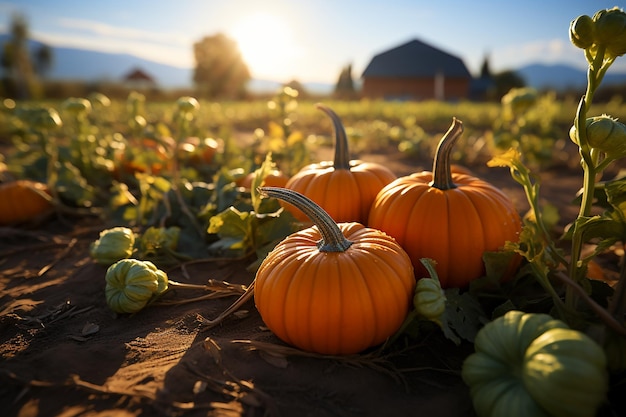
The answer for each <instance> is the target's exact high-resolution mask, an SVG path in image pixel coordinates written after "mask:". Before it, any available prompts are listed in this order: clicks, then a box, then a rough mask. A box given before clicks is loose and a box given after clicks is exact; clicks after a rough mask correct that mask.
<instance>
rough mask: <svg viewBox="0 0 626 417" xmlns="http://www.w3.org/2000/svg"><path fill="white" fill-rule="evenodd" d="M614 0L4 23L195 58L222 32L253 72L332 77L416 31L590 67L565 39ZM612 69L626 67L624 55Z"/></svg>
mask: <svg viewBox="0 0 626 417" xmlns="http://www.w3.org/2000/svg"><path fill="white" fill-rule="evenodd" d="M614 6H620V7H623V5H619V4H617V2H616V1H615V0H611V1H603V0H568V1H567V2H564V1H562V0H558V1H557V0H527V1H519V0H516V1H496V0H492V1H487V0H473V1H461V0H429V1H422V0H412V1H411V0H386V1H373V0H315V1H300V0H265V1H258V0H176V1H175V0H125V1H121V0H107V1H84V0H82V1H78V0H63V1H49V0H20V1H0V32H5V31H6V30H7V28H8V25H9V22H10V19H11V15H12V13H13V12H15V11H19V12H21V13H23V14H24V15H25V16H26V17H27V19H28V22H29V26H30V30H31V34H32V35H33V37H35V38H36V39H38V40H40V41H43V42H46V43H48V44H50V45H54V46H70V47H78V48H82V49H96V50H104V51H110V52H123V53H131V54H135V55H139V56H141V57H143V58H148V59H152V60H154V61H158V62H162V63H167V64H170V65H175V66H179V67H193V65H194V61H193V51H192V44H193V43H194V42H196V41H198V40H200V39H201V38H203V37H204V36H209V35H213V34H216V33H218V32H222V33H225V34H227V35H229V36H231V37H233V38H234V39H235V40H237V41H238V42H239V43H240V46H241V49H242V51H243V54H244V59H246V58H247V60H248V61H249V62H248V65H249V67H250V69H251V71H252V73H253V76H254V77H256V78H262V79H273V80H276V81H288V80H291V79H297V80H299V81H302V82H329V83H333V82H335V81H336V79H337V77H338V75H339V72H340V70H341V68H342V67H344V66H345V65H346V64H352V65H353V75H354V76H355V77H360V75H361V73H362V71H363V70H364V69H365V66H366V65H367V63H368V62H369V61H370V59H371V58H372V57H373V56H374V55H375V54H377V53H380V52H383V51H385V50H387V49H390V48H392V47H395V46H398V45H400V44H402V43H404V42H406V41H408V40H411V39H414V38H417V39H420V40H422V41H424V42H426V43H429V44H431V45H433V46H436V47H439V48H441V49H443V50H445V51H447V52H449V53H452V54H454V55H456V56H458V57H460V58H462V59H463V61H464V62H465V64H466V65H467V66H468V68H469V70H470V71H471V72H472V73H477V72H478V70H479V68H480V65H481V63H482V61H483V59H484V57H485V56H489V62H490V65H491V69H492V70H493V71H501V70H504V69H514V68H516V67H519V66H522V65H526V64H528V63H537V62H542V63H556V62H559V63H568V64H573V65H576V66H578V67H581V68H584V67H585V60H584V57H583V54H582V51H581V50H579V49H576V48H574V47H573V46H572V45H571V44H570V42H569V39H568V31H569V23H570V22H571V21H572V20H573V19H574V18H576V17H577V16H579V15H581V14H587V15H590V16H592V15H593V14H594V13H595V12H596V11H598V10H600V9H605V8H612V7H614ZM614 66H615V67H616V68H615V69H616V70H617V69H618V70H620V71H626V58H622V59H618V60H617V61H616V63H615V64H614Z"/></svg>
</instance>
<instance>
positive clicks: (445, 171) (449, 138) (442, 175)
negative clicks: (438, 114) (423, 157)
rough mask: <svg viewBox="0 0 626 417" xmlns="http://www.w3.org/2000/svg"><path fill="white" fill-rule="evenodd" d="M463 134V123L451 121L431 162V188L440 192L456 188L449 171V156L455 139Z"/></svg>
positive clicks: (456, 120)
mask: <svg viewBox="0 0 626 417" xmlns="http://www.w3.org/2000/svg"><path fill="white" fill-rule="evenodd" d="M461 133H463V122H461V121H460V120H458V119H457V118H456V117H455V118H453V119H452V125H450V128H449V129H448V131H447V132H446V133H445V135H443V137H442V138H441V140H440V141H439V145H438V146H437V151H436V152H435V159H434V162H433V180H432V182H431V184H430V185H431V186H432V187H435V188H438V189H440V190H451V189H453V188H456V185H455V184H454V182H453V181H452V173H451V170H450V154H451V153H452V148H453V147H454V144H455V143H456V141H457V139H458V138H459V137H460V136H461Z"/></svg>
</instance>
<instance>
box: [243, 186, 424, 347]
mask: <svg viewBox="0 0 626 417" xmlns="http://www.w3.org/2000/svg"><path fill="white" fill-rule="evenodd" d="M259 191H260V192H261V193H262V194H265V195H268V196H271V197H276V198H280V199H284V200H286V201H288V202H289V203H290V204H293V205H295V206H296V207H298V208H299V209H300V210H302V211H303V212H304V213H306V214H307V215H308V216H310V218H311V220H312V221H313V223H314V224H315V226H312V227H309V228H307V229H304V230H301V231H299V232H296V233H294V234H292V235H290V236H288V237H287V238H285V239H284V240H283V241H282V242H280V243H279V244H278V245H277V246H276V247H275V248H274V250H273V251H272V252H270V253H269V254H268V255H267V257H266V258H265V259H264V261H263V263H262V264H261V266H260V267H259V269H258V271H257V274H256V279H255V288H254V301H255V303H256V307H257V310H258V311H259V313H260V315H261V318H262V319H263V321H264V322H265V324H266V325H267V327H268V328H269V329H270V330H271V331H272V332H274V334H275V335H276V336H278V337H279V338H280V339H281V340H283V341H284V342H286V343H289V344H291V345H294V346H296V347H298V348H300V349H303V350H306V351H310V352H316V353H321V354H331V355H342V354H352V353H357V352H361V351H363V350H365V349H367V348H368V347H371V346H375V345H378V344H380V343H382V342H384V341H385V340H386V339H387V338H388V337H389V336H391V335H393V334H394V333H395V332H396V331H397V330H398V329H399V328H400V326H401V324H402V322H403V321H404V319H405V318H406V316H407V314H408V311H409V307H410V305H411V299H412V297H413V291H414V289H415V278H414V276H413V266H412V265H411V259H410V258H409V256H408V255H407V254H406V252H405V251H404V250H403V249H402V248H401V247H400V246H399V245H398V244H397V243H396V242H395V241H394V240H393V239H392V238H391V237H390V236H388V235H386V234H385V233H383V232H380V231H378V230H374V229H370V228H366V227H365V226H363V225H362V224H360V223H356V222H351V223H340V224H337V223H335V222H334V221H333V219H332V218H331V217H330V216H329V215H328V213H326V212H325V211H324V210H323V209H322V208H321V207H320V206H318V205H317V204H315V203H314V202H313V201H311V200H310V199H308V198H306V197H305V196H303V195H302V194H299V193H297V192H294V191H292V190H287V189H284V188H275V187H262V188H260V189H259Z"/></svg>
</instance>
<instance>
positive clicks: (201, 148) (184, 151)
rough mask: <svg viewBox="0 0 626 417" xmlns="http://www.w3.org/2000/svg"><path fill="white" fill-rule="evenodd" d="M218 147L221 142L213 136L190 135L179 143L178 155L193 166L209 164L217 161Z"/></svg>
mask: <svg viewBox="0 0 626 417" xmlns="http://www.w3.org/2000/svg"><path fill="white" fill-rule="evenodd" d="M218 149H219V144H218V143H217V141H216V140H215V139H213V138H204V139H200V138H199V137H197V136H190V137H188V138H185V140H183V141H182V142H181V143H180V144H179V145H178V157H179V159H180V160H181V161H189V163H190V164H191V165H192V166H200V165H208V164H211V163H213V162H214V161H215V155H216V154H217V152H218Z"/></svg>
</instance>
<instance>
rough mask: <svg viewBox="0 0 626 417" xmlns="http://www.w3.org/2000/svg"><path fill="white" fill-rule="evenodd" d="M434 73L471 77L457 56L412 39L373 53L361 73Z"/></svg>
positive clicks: (404, 75) (395, 75)
mask: <svg viewBox="0 0 626 417" xmlns="http://www.w3.org/2000/svg"><path fill="white" fill-rule="evenodd" d="M438 73H443V75H445V76H447V77H462V78H471V74H470V73H469V71H468V70H467V67H466V66H465V64H464V63H463V61H462V60H461V59H460V58H457V57H455V56H453V55H450V54H448V53H447V52H444V51H442V50H440V49H437V48H435V47H433V46H430V45H427V44H425V43H423V42H420V41H418V40H417V39H415V40H412V41H410V42H407V43H405V44H403V45H400V46H398V47H395V48H393V49H390V50H388V51H386V52H383V53H380V54H378V55H376V56H374V58H372V60H371V61H370V63H369V65H368V66H367V68H365V71H363V75H362V76H363V77H434V76H435V75H437V74H438Z"/></svg>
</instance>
